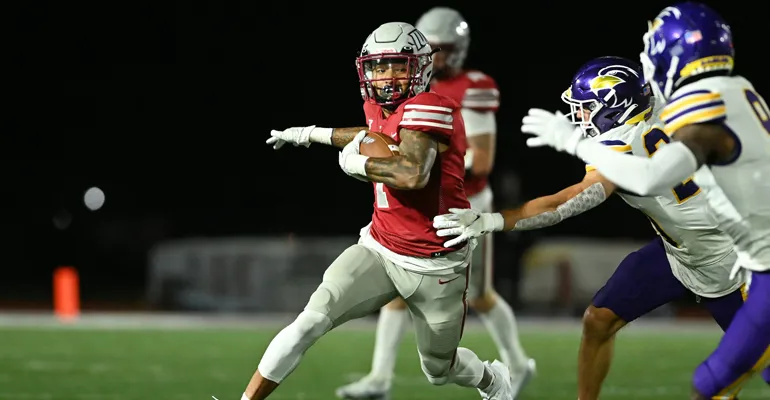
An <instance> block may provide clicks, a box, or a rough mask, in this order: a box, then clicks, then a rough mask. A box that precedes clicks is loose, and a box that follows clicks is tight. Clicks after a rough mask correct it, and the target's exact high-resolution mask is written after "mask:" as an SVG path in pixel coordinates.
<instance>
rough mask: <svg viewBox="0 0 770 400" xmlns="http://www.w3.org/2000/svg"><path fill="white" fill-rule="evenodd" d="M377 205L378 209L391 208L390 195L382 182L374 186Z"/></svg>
mask: <svg viewBox="0 0 770 400" xmlns="http://www.w3.org/2000/svg"><path fill="white" fill-rule="evenodd" d="M374 192H375V203H376V204H377V208H389V207H390V204H388V194H387V193H386V192H385V186H384V185H383V184H382V183H381V182H377V183H375V184H374Z"/></svg>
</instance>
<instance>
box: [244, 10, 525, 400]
mask: <svg viewBox="0 0 770 400" xmlns="http://www.w3.org/2000/svg"><path fill="white" fill-rule="evenodd" d="M432 55H433V51H432V50H431V46H430V45H429V44H428V42H427V40H426V39H425V36H424V35H423V34H422V33H420V31H418V30H417V29H415V28H414V27H413V26H412V25H409V24H407V23H403V22H391V23H387V24H384V25H382V26H380V27H379V28H377V29H376V30H375V31H374V32H372V34H371V35H369V37H368V38H367V40H366V42H365V43H364V46H363V48H362V50H361V55H360V56H359V57H358V58H357V59H356V66H357V69H358V74H359V79H360V82H361V94H362V96H363V98H364V100H365V103H364V112H365V114H366V118H367V120H368V121H369V128H368V129H367V128H366V127H357V128H337V129H331V128H318V127H314V126H311V127H302V128H289V129H287V130H284V131H273V132H272V133H271V136H272V137H271V138H270V139H268V141H267V143H268V144H273V146H274V147H275V148H280V147H281V146H282V145H284V144H285V143H292V144H294V145H304V146H309V145H310V143H311V142H316V143H324V144H328V145H333V146H336V147H340V148H342V151H341V152H340V155H339V163H340V167H341V168H342V170H343V171H345V173H347V174H348V175H350V176H352V177H355V178H357V179H359V180H365V181H371V182H373V183H374V192H375V193H374V194H375V202H374V213H373V215H372V222H371V223H370V224H369V225H367V226H366V227H364V228H363V229H362V230H361V239H360V240H359V242H358V244H356V245H353V246H351V247H349V248H348V249H347V250H345V251H344V252H343V253H342V254H341V255H340V256H339V257H338V258H337V259H336V260H335V261H334V262H333V263H332V264H331V265H330V266H329V268H328V269H327V270H326V272H325V273H324V276H323V281H322V282H321V284H320V285H319V286H318V289H316V291H315V292H314V293H313V294H312V295H311V297H310V300H309V301H308V304H307V305H306V306H305V309H304V311H302V312H301V313H300V314H299V315H298V316H297V318H296V319H295V320H294V322H292V323H291V324H290V325H289V326H287V327H286V328H284V329H283V330H282V331H281V332H279V333H278V335H276V337H275V338H274V339H273V340H272V342H271V343H270V345H269V346H268V348H267V350H266V351H265V354H264V356H263V357H262V360H261V361H260V363H259V366H258V368H257V371H256V372H255V373H254V375H253V377H252V378H251V381H250V382H249V384H248V386H247V388H246V390H245V392H244V394H243V397H242V399H246V400H259V399H264V398H266V397H267V396H268V395H269V394H270V393H271V392H272V391H273V390H275V388H276V387H277V386H278V384H279V383H280V382H281V381H283V379H285V378H286V377H287V376H288V375H289V374H290V373H291V372H292V371H293V370H294V368H296V366H297V365H298V364H299V362H300V359H301V358H302V355H303V354H304V353H305V351H307V349H308V348H309V347H310V346H311V345H312V344H313V343H315V342H316V341H317V340H318V339H319V338H320V337H321V336H323V335H324V334H325V333H326V332H328V331H330V330H331V329H333V328H334V327H336V326H339V325H341V324H343V323H345V322H346V321H349V320H351V319H354V318H360V317H363V316H366V315H369V314H371V313H372V312H373V311H375V310H377V309H379V308H380V307H382V306H384V305H385V304H387V303H388V302H390V301H391V300H393V299H394V298H396V297H398V296H401V297H403V298H404V299H405V301H406V304H407V307H408V309H409V311H410V312H411V314H412V318H413V321H414V329H415V333H416V338H417V348H418V352H419V355H420V361H421V364H422V370H423V372H424V373H425V375H426V377H427V378H428V381H430V382H431V383H433V384H435V385H443V384H446V383H454V384H457V385H460V386H465V387H471V388H477V389H478V390H479V392H480V394H481V397H482V398H483V399H489V400H510V399H512V393H511V380H510V375H509V371H508V368H507V366H505V364H503V363H501V362H500V361H494V362H492V363H489V362H482V361H481V360H480V359H479V358H478V356H476V354H475V353H473V352H472V351H471V350H468V349H466V348H462V347H458V345H459V343H460V338H461V337H462V332H463V325H464V323H465V315H466V311H467V305H466V291H467V288H468V275H469V269H468V265H469V263H470V259H471V248H472V246H473V243H471V244H470V245H460V246H457V247H454V248H445V247H444V246H443V240H442V238H440V237H438V236H437V235H436V233H435V230H434V229H433V223H432V219H433V217H434V216H436V215H439V214H442V213H446V212H448V209H449V208H452V207H459V208H464V207H468V206H470V203H469V202H468V199H467V197H466V196H465V189H464V187H463V175H464V167H463V156H464V154H465V148H466V138H465V126H464V124H463V120H462V115H461V112H460V106H459V104H457V102H455V101H454V100H452V99H450V98H448V97H444V96H441V95H438V94H435V93H431V92H429V91H428V83H429V82H430V78H431V73H432V70H433V62H432ZM367 130H372V131H376V132H380V133H384V134H387V135H390V137H392V138H393V139H394V140H395V141H396V142H397V143H399V152H400V154H399V155H397V156H392V157H386V158H369V157H366V156H364V155H361V154H360V153H359V144H360V142H361V140H362V139H363V138H364V136H365V135H366V133H367Z"/></svg>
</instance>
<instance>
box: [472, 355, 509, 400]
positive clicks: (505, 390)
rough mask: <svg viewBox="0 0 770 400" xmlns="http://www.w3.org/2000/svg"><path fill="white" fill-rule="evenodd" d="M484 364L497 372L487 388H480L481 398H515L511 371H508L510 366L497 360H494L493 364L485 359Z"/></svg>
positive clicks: (503, 399) (499, 399)
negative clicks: (512, 389)
mask: <svg viewBox="0 0 770 400" xmlns="http://www.w3.org/2000/svg"><path fill="white" fill-rule="evenodd" d="M484 366H485V367H489V369H490V370H491V371H492V373H494V374H495V379H494V381H492V385H490V387H488V388H487V389H486V390H481V389H479V394H481V398H482V399H484V400H513V392H512V391H511V373H510V372H509V371H508V367H506V366H505V364H503V363H501V362H500V361H497V360H495V361H493V362H492V364H490V363H489V361H484Z"/></svg>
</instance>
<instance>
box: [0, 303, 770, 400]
mask: <svg viewBox="0 0 770 400" xmlns="http://www.w3.org/2000/svg"><path fill="white" fill-rule="evenodd" d="M372 321H373V320H370V321H364V322H357V323H353V324H351V326H350V327H347V328H345V327H342V328H340V329H339V330H335V331H333V332H331V333H329V334H328V335H327V336H326V337H324V338H322V339H321V340H320V341H319V342H318V343H317V344H316V345H315V346H314V347H313V348H311V349H310V351H308V353H307V355H306V357H305V358H304V360H303V362H302V364H301V365H300V366H299V368H298V369H297V370H296V371H295V373H294V374H293V375H292V376H291V377H289V378H288V379H287V380H286V381H285V382H284V384H283V385H282V386H281V387H280V388H279V389H278V390H277V391H276V392H275V393H274V395H273V397H272V398H274V399H276V400H278V399H286V400H288V399H295V400H321V399H333V398H335V397H334V389H335V388H336V387H337V386H339V385H341V384H344V383H346V382H348V381H350V380H352V379H355V378H357V377H360V376H361V375H362V374H364V373H366V371H368V369H369V366H370V362H371V352H372V346H373V338H374V334H373V324H372ZM283 322H284V321H283V320H279V321H275V320H272V321H264V320H255V319H243V318H240V319H234V318H231V319H227V318H225V319H222V318H213V319H212V318H207V317H198V316H191V317H175V316H155V317H152V318H149V317H141V316H134V317H130V318H125V317H104V316H102V317H93V318H83V320H82V321H81V322H78V323H74V324H65V325H63V324H60V323H58V322H56V321H54V320H52V319H51V318H49V317H45V316H43V317H40V316H37V317H24V316H19V315H11V316H8V315H5V316H0V399H3V400H6V399H7V400H32V399H35V400H37V399H39V400H79V399H82V400H86V399H88V400H97V399H98V400H129V399H130V400H147V399H158V400H165V399H169V400H175V399H178V400H182V399H184V400H190V399H201V400H207V399H211V396H212V395H214V396H216V397H217V398H219V399H220V400H236V399H240V394H241V391H242V390H243V387H244V386H245V384H246V382H247V380H248V378H249V377H250V375H251V373H252V371H253V370H254V368H255V367H256V365H257V362H258V361H259V358H260V356H261V354H262V352H263V351H264V349H265V347H266V346H267V344H268V343H269V341H270V339H271V338H272V336H273V335H274V334H275V333H276V332H277V331H278V330H279V329H280V327H281V324H282V323H283ZM521 325H522V342H523V344H524V346H525V347H526V349H527V351H528V352H529V354H530V356H532V357H534V358H535V359H536V360H537V362H538V376H537V377H536V379H535V380H533V381H532V383H531V384H530V386H529V387H528V388H527V390H526V392H525V393H524V394H523V396H522V399H525V400H526V399H533V400H534V399H548V400H559V399H567V400H574V399H575V398H576V397H577V394H576V389H575V388H576V372H575V371H576V369H575V368H576V354H577V348H578V343H579V335H580V331H579V326H578V325H577V322H574V321H567V322H565V321H561V322H537V321H535V322H530V321H526V320H525V321H522V322H521ZM719 336H720V334H719V331H718V330H717V329H715V328H714V327H713V326H712V325H711V324H706V325H703V324H699V323H698V324H694V325H693V324H681V323H674V322H669V323H654V324H652V325H646V324H644V323H639V324H636V325H632V326H631V327H629V328H628V329H627V330H626V331H625V332H622V334H621V335H620V336H619V338H618V340H617V348H616V350H617V351H616V358H615V364H614V366H613V368H612V371H611V372H610V376H609V378H608V379H607V382H606V385H605V388H604V391H603V396H602V398H603V399H607V400H611V399H617V400H631V399H657V400H667V399H671V400H674V399H686V398H687V395H688V393H689V387H690V378H691V375H692V371H693V368H694V367H695V366H696V365H697V364H698V363H699V362H700V361H701V360H702V359H703V358H704V357H705V356H706V355H707V354H708V353H709V352H710V351H711V350H712V349H713V347H714V345H715V344H716V343H717V341H718V339H719ZM463 345H464V346H466V347H469V348H471V349H473V350H475V351H476V352H477V353H478V354H479V355H480V356H481V357H482V358H483V359H493V358H495V357H496V352H495V348H494V346H493V344H492V342H491V340H490V339H489V337H488V336H487V335H486V333H485V331H484V330H483V329H482V328H481V327H480V326H478V325H476V324H471V325H470V326H469V328H468V330H467V332H466V334H465V336H464V339H463ZM399 357H400V358H399V360H398V364H397V377H396V380H395V387H394V392H393V399H394V400H402V399H403V400H453V399H478V398H479V396H478V394H477V393H476V392H475V391H473V390H467V389H463V388H458V387H454V386H445V387H433V386H431V385H430V384H428V383H427V381H426V380H425V378H424V376H423V375H422V372H421V371H420V366H419V363H418V358H417V354H416V350H415V343H414V338H413V335H411V334H409V335H407V337H406V338H405V340H404V342H403V343H402V345H401V348H400V354H399ZM752 399H753V400H767V399H770V388H768V386H767V385H766V384H765V383H764V382H762V381H761V380H760V379H759V378H755V379H754V380H753V381H752V382H751V384H750V385H748V387H747V388H746V389H745V390H744V392H743V393H742V395H741V400H752Z"/></svg>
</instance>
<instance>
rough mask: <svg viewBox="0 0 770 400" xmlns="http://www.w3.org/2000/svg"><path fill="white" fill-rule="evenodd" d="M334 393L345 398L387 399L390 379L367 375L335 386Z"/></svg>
mask: <svg viewBox="0 0 770 400" xmlns="http://www.w3.org/2000/svg"><path fill="white" fill-rule="evenodd" d="M334 394H336V395H337V397H338V398H340V399H345V400H389V399H390V380H389V379H385V378H381V377H377V376H372V375H367V376H365V377H363V378H361V379H359V380H357V381H355V382H353V383H350V384H347V385H345V386H341V387H339V388H337V390H336V391H335V392H334Z"/></svg>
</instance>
